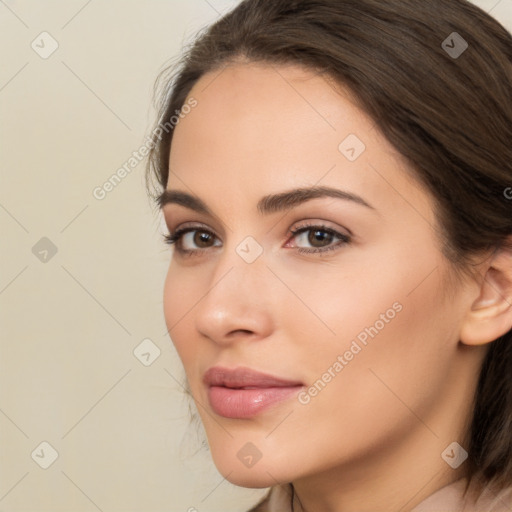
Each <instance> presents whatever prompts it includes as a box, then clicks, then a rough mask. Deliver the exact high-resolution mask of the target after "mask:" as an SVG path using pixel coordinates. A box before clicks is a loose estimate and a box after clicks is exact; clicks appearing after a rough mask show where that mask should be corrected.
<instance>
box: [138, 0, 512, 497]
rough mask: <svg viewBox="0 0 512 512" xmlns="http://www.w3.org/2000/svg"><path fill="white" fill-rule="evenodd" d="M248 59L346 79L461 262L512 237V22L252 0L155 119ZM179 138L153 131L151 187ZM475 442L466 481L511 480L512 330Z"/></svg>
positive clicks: (499, 352) (191, 66)
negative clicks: (211, 77) (425, 196)
mask: <svg viewBox="0 0 512 512" xmlns="http://www.w3.org/2000/svg"><path fill="white" fill-rule="evenodd" d="M453 32H457V34H458V35H459V36H460V37H462V38H463V40H465V41H466V42H467V44H468V47H467V49H466V50H465V51H464V52H463V53H462V54H460V55H456V54H453V53H450V52H449V49H450V48H455V42H454V41H456V40H457V39H455V40H454V39H453V38H454V37H455V38H457V37H458V36H457V35H455V36H454V35H453ZM444 41H446V43H443V42H444ZM457 41H461V39H458V40H457ZM457 44H459V43H457ZM459 47H460V45H459ZM241 59H242V60H247V61H249V62H253V61H254V62H256V61H259V62H266V63H270V64H299V65H303V66H305V67H307V68H310V69H312V70H319V71H321V72H325V73H326V75H327V76H329V77H331V78H333V79H334V80H335V82H337V83H339V84H343V85H345V86H348V88H349V90H350V91H351V92H352V93H353V94H354V95H355V98H356V99H357V102H358V104H359V106H360V107H361V108H362V109H363V110H364V111H365V112H366V113H367V114H368V115H369V116H371V117H372V118H373V119H374V120H375V122H376V123H377V126H378V128H379V129H380V131H381V132H382V134H383V135H384V136H385V137H386V138H387V139H388V140H389V142H390V143H391V144H392V145H393V146H394V147H395V148H396V149H397V150H398V151H399V152H400V153H401V154H402V155H403V156H404V157H405V158H406V159H407V161H408V162H409V163H410V167H411V169H413V173H414V177H415V178H416V179H418V180H419V182H420V183H422V184H423V185H424V186H425V187H426V189H427V190H429V191H430V193H431V194H432V197H433V200H434V204H435V209H436V211H435V213H436V219H437V221H438V224H439V226H441V233H440V236H441V241H442V245H441V247H442V249H443V253H444V254H445V256H446V257H447V259H448V261H450V262H451V263H453V268H454V269H455V271H456V273H458V272H459V271H460V273H461V275H469V276H471V275H472V270H474V269H473V267H472V263H471V258H472V257H473V256H475V255H478V254H483V253H484V252H486V251H489V250H498V249H499V248H500V247H502V246H503V247H504V246H505V244H510V242H511V239H509V238H508V235H512V200H511V197H510V196H512V189H510V188H509V187H510V186H512V36H511V34H510V33H509V32H508V31H507V30H506V29H505V28H504V27H503V26H502V25H500V24H499V23H498V22H497V21H496V20H495V19H494V18H492V17H491V16H489V15H488V14H486V13H485V12H484V11H482V10H481V9H479V8H478V7H476V6H475V5H473V4H471V3H469V2H467V1H465V0H428V1H425V0H389V1H382V0H245V1H242V2H241V3H240V4H239V5H238V6H236V7H235V8H234V9H233V10H232V11H231V12H229V13H227V14H226V15H224V16H223V17H221V18H220V19H219V20H218V21H217V22H215V23H214V24H213V25H211V26H210V27H207V28H206V29H205V30H204V31H202V32H201V33H200V34H199V36H198V37H197V39H196V40H195V42H194V43H193V44H192V45H191V46H190V47H189V48H187V51H186V52H184V54H183V57H182V58H181V60H180V62H179V65H176V66H171V67H170V68H168V69H166V70H164V72H163V73H162V74H161V75H160V77H159V81H158V82H157V83H158V84H160V87H161V90H160V91H159V92H160V97H161V102H160V104H159V119H158V124H162V123H165V121H166V120H168V119H169V118H170V117H171V116H173V115H174V114H175V112H176V111H178V112H179V111H180V109H181V108H182V106H183V105H184V103H185V100H186V99H187V96H188V94H189V93H190V90H191V88H192V87H193V85H194V84H195V83H196V82H197V80H198V79H199V78H200V77H201V76H202V75H204V74H205V73H207V72H210V71H220V70H221V68H222V67H223V66H225V65H227V64H229V63H232V62H236V61H238V60H241ZM157 139H158V140H157ZM171 141H172V130H170V131H168V132H167V131H166V134H165V135H164V136H163V138H160V137H156V138H155V139H154V148H153V149H152V150H151V152H150V155H149V160H148V168H147V179H148V189H150V185H151V182H152V180H153V179H154V178H156V180H157V183H158V185H157V187H160V188H165V187H166V186H167V180H168V175H169V151H170V146H171ZM507 191H510V192H511V193H510V195H509V194H508V193H507ZM507 247H508V245H507ZM467 443H468V444H467V446H465V448H466V449H467V451H468V452H469V458H468V461H467V462H466V464H467V476H468V482H469V481H470V480H471V478H473V477H482V479H483V480H484V481H486V482H488V483H491V482H492V483H494V484H496V485H497V486H498V487H501V488H503V487H505V486H506V485H510V483H511V482H512V330H511V331H509V332H508V333H507V334H505V335H503V336H502V337H500V338H499V339H497V340H495V341H493V342H492V343H491V344H490V348H489V351H488V353H487V355H486V358H485V360H484V363H483V366H482V370H481V374H480V380H479V383H478V387H477V391H476V394H475V399H474V415H473V418H472V423H471V425H470V429H469V432H468V434H467ZM475 480H477V478H475Z"/></svg>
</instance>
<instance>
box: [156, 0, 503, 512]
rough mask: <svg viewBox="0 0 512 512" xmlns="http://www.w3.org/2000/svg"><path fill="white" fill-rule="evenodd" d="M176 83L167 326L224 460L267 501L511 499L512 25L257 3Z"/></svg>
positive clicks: (169, 159)
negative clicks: (509, 28)
mask: <svg viewBox="0 0 512 512" xmlns="http://www.w3.org/2000/svg"><path fill="white" fill-rule="evenodd" d="M161 80H162V81H161V84H162V87H163V90H162V93H161V97H162V101H161V105H160V115H159V120H158V126H157V127H156V128H155V130H154V132H153V133H154V148H153V149H152V151H151V154H150V156H149V167H148V178H151V177H153V178H156V181H157V184H156V185H157V190H156V194H157V195H156V200H157V201H156V202H157V204H158V205H159V206H160V207H161V209H162V212H163V214H164V216H165V221H166V224H167V227H168V229H169V232H170V233H169V235H167V240H168V242H170V243H171V244H172V247H173V252H172V261H171V265H170V267H169V272H168V276H167V280H166V283H165V291H164V309H165V319H166V323H167V327H168V330H169V333H170V336H171V339H172V341H173V343H174V344H175V346H176V349H177V351H178V353H179V356H180V358H181V360H182V362H183V365H184V368H185V372H186V376H187V381H188V384H189V386H190V388H189V389H190V393H191V395H192V396H193V398H194V401H195V403H196V405H197V407H198V411H199V414H200V417H201V420H202V422H203V424H204V427H205V430H206V434H207V437H208V444H209V447H210V449H211V453H212V457H213V460H214V462H215V465H216V466H217V468H218V470H219V471H220V473H221V474H222V475H223V476H224V477H225V478H226V479H227V480H229V481H230V482H232V483H234V484H236V485H239V486H244V487H253V488H265V487H271V490H270V492H269V494H268V495H267V496H266V497H265V499H264V500H263V501H262V502H261V503H260V504H259V505H257V506H256V507H255V508H253V511H275V512H277V511H279V512H283V511H287V510H295V511H297V510H305V511H314V512H319V511H343V512H347V511H349V512H355V511H357V512H367V511H372V512H375V511H401V512H405V511H411V510H414V511H415V512H419V511H421V512H425V511H430V510H436V511H439V510H443V511H448V510H449V511H455V510H466V511H470V510H471V511H476V510H478V511H484V510H485V511H486V512H489V511H490V510H493V511H505V510H507V511H508V510H512V498H511V492H512V491H511V485H512V428H511V427H512V372H511V370H512V347H511V344H512V330H511V329H512V188H511V186H512V144H511V142H512V37H511V35H510V34H509V33H508V32H507V31H506V30H505V29H504V28H503V27H502V26H501V25H500V24H499V23H498V22H497V21H495V20H494V19H492V18H491V17H490V16H488V15H487V14H486V13H485V12H483V11H482V10H480V9H479V8H477V7H475V6H474V5H472V4H470V3H468V2H466V1H464V0H449V1H447V0H433V1H429V2H424V1H423V0H391V1H387V2H383V1H381V0H246V1H243V2H242V3H240V4H239V5H238V6H237V7H236V8H235V9H234V10H233V11H232V12H230V13H228V14H226V15H224V16H223V17H222V18H221V19H219V20H218V21H217V22H216V23H215V24H214V25H212V26H211V27H209V28H208V29H207V30H205V31H204V32H203V33H202V34H201V35H200V36H199V37H198V38H197V40H196V41H195V42H194V44H193V45H191V47H190V48H189V49H188V50H187V52H186V53H185V55H184V57H183V59H182V62H181V65H180V66H179V67H176V68H174V67H173V68H172V69H171V72H170V74H169V73H164V74H163V75H162V76H161ZM164 132H165V133H164ZM171 142H172V144H171ZM150 181H151V180H150Z"/></svg>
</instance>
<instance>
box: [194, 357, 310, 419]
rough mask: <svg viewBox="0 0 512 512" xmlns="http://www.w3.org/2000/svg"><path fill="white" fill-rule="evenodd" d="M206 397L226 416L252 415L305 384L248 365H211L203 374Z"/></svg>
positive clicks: (295, 391)
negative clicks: (236, 366) (259, 370)
mask: <svg viewBox="0 0 512 512" xmlns="http://www.w3.org/2000/svg"><path fill="white" fill-rule="evenodd" d="M203 382H204V384H205V385H206V386H207V387H208V400H209V402H210V406H211V407H212V409H213V410H214V412H215V413H217V414H219V415H220V416H224V417H226V418H237V419H243V418H251V417H253V416H255V415H256V414H258V413H259V412H262V411H263V410H264V409H267V408H268V407H270V406H271V405H273V404H275V403H277V402H281V401H283V400H286V399H288V398H290V397H291V396H293V395H294V394H297V392H298V391H299V390H300V389H301V388H302V387H303V386H304V384H303V383H302V382H299V381H296V380H286V379H283V378H281V377H276V376H274V375H270V374H268V373H262V372H258V371H255V370H252V369H251V368H246V367H238V368H235V369H228V368H222V367H219V366H214V367H212V368H209V369H208V370H207V371H206V373H205V374H204V378H203Z"/></svg>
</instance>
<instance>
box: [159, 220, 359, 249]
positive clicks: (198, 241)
mask: <svg viewBox="0 0 512 512" xmlns="http://www.w3.org/2000/svg"><path fill="white" fill-rule="evenodd" d="M308 233H309V234H308ZM290 234H291V235H292V238H295V239H297V241H298V242H299V243H301V242H302V243H307V244H310V245H311V246H312V247H313V248H312V249H310V248H303V247H297V250H298V251H299V252H302V253H315V252H326V251H329V250H335V249H339V248H340V246H343V245H345V244H348V243H350V241H351V238H350V236H348V235H345V234H343V233H339V232H338V231H336V230H334V229H332V228H329V227H327V226H303V227H300V228H297V229H294V230H291V231H290ZM336 239H338V240H339V242H338V243H336V244H334V245H333V241H335V240H336ZM215 240H217V241H218V238H217V237H216V235H215V234H214V233H212V232H211V231H209V230H207V229H205V228H193V227H190V228H182V229H178V230H176V231H175V232H174V233H169V234H165V235H164V241H165V243H167V244H169V245H172V244H175V245H176V250H177V252H179V253H180V254H183V255H192V254H196V253H201V252H202V251H204V250H205V249H209V248H210V247H219V246H220V245H221V244H214V245H212V242H214V241H215ZM187 243H188V244H189V245H192V247H188V248H187V247H186V245H187ZM194 245H195V247H197V249H196V248H194V247H193V246H194ZM285 247H290V246H289V245H288V244H287V245H286V246H285Z"/></svg>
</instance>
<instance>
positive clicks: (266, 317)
mask: <svg viewBox="0 0 512 512" xmlns="http://www.w3.org/2000/svg"><path fill="white" fill-rule="evenodd" d="M237 259H239V260H240V261H237ZM271 275H272V274H271V273H270V272H269V271H268V269H267V268H266V266H265V264H264V263H263V261H258V262H257V263H256V262H254V263H250V264H249V263H245V262H244V261H242V260H241V259H240V258H239V257H238V255H237V254H235V255H234V257H229V258H226V259H225V260H224V261H223V262H222V263H221V264H219V265H218V266H217V267H216V269H215V272H213V273H212V279H211V281H210V283H209V285H208V288H207V290H205V295H204V297H203V299H202V300H201V301H200V302H199V303H198V305H197V307H196V308H194V311H195V324H196V328H197V330H198V332H200V333H201V334H202V335H203V336H206V337H207V338H209V339H210V340H212V341H214V342H215V343H217V344H220V345H229V344H232V343H234V342H236V341H240V340H242V339H243V340H260V339H264V338H266V337H267V336H269V334H270V333H271V332H272V329H273V320H272V318H273V317H272V315H273V314H275V311H276V310H275V305H274V306H273V305H272V303H271V301H272V293H271V290H270V289H269V286H270V282H269V278H270V276H271Z"/></svg>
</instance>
